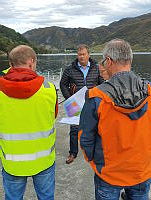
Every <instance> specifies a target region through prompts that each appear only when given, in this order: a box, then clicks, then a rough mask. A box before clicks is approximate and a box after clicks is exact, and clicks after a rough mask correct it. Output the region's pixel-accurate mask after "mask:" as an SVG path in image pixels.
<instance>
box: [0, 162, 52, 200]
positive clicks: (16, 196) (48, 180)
mask: <svg viewBox="0 0 151 200" xmlns="http://www.w3.org/2000/svg"><path fill="white" fill-rule="evenodd" d="M2 176H3V187H4V191H5V200H23V195H24V192H25V188H26V183H27V178H28V176H13V175H10V174H8V173H7V172H6V171H5V170H4V169H2ZM32 179H33V184H34V188H35V191H36V194H37V197H38V199H39V200H54V190H55V164H53V165H52V166H51V167H49V168H48V169H46V170H44V171H42V172H40V173H39V174H36V175H33V176H32Z"/></svg>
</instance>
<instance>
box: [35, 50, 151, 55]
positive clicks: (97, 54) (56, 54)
mask: <svg viewBox="0 0 151 200" xmlns="http://www.w3.org/2000/svg"><path fill="white" fill-rule="evenodd" d="M133 54H151V52H143V51H142V52H137V51H136V52H133ZM37 55H38V56H75V55H77V54H76V53H50V54H37ZM90 55H94V56H99V55H100V56H101V55H102V53H90Z"/></svg>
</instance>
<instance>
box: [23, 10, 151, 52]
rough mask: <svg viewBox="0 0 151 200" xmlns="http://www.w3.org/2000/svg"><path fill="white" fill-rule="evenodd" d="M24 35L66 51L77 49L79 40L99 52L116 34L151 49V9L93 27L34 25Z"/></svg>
mask: <svg viewBox="0 0 151 200" xmlns="http://www.w3.org/2000/svg"><path fill="white" fill-rule="evenodd" d="M23 35H24V36H25V37H26V38H27V39H28V40H29V41H31V42H33V43H35V44H38V45H41V46H45V47H46V48H47V49H52V50H57V49H59V50H62V51H64V50H65V51H66V52H68V51H69V52H70V51H71V50H73V51H74V49H76V47H77V45H78V44H80V43H85V44H87V45H89V46H90V47H91V49H92V51H95V52H97V51H98V52H100V50H101V49H102V47H103V46H104V44H105V43H106V42H107V41H109V40H111V39H113V38H123V39H125V40H127V41H129V42H130V44H131V45H132V47H133V49H134V50H135V51H151V13H149V14H145V15H141V16H138V17H134V18H124V19H121V20H119V21H115V22H113V23H111V24H109V25H108V26H100V27H97V28H94V29H87V28H61V27H57V26H52V27H46V28H39V29H33V30H30V31H27V32H26V33H24V34H23Z"/></svg>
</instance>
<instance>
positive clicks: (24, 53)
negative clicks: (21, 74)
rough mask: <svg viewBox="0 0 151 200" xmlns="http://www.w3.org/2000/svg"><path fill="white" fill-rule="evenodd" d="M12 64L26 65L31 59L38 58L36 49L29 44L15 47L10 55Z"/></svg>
mask: <svg viewBox="0 0 151 200" xmlns="http://www.w3.org/2000/svg"><path fill="white" fill-rule="evenodd" d="M8 59H9V62H10V64H11V65H12V66H20V65H25V64H26V63H27V61H28V60H29V59H33V60H34V61H36V60H37V56H36V53H35V51H34V50H33V49H32V48H31V47H29V46H27V45H19V46H17V47H15V48H13V49H12V50H11V51H10V53H9V55H8Z"/></svg>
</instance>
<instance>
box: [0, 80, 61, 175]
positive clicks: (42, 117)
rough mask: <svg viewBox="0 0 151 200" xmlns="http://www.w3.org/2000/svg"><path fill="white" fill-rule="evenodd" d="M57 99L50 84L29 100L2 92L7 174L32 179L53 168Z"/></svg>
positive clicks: (0, 143) (0, 136) (1, 139)
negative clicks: (30, 177) (33, 176)
mask: <svg viewBox="0 0 151 200" xmlns="http://www.w3.org/2000/svg"><path fill="white" fill-rule="evenodd" d="M56 99H57V96H56V89H55V87H54V85H53V84H52V83H49V82H47V87H45V85H44V84H43V85H42V86H41V88H40V89H39V90H38V91H37V92H36V93H35V94H34V95H33V96H31V97H30V98H27V99H17V98H10V97H8V96H7V95H5V94H4V93H3V92H0V108H1V109H0V156H1V160H2V165H3V167H4V169H5V171H6V172H7V173H9V174H12V175H15V176H32V175H35V174H37V173H39V172H41V171H43V170H45V169H47V168H49V167H50V166H52V165H53V163H54V161H55V138H56V130H55V106H56Z"/></svg>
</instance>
